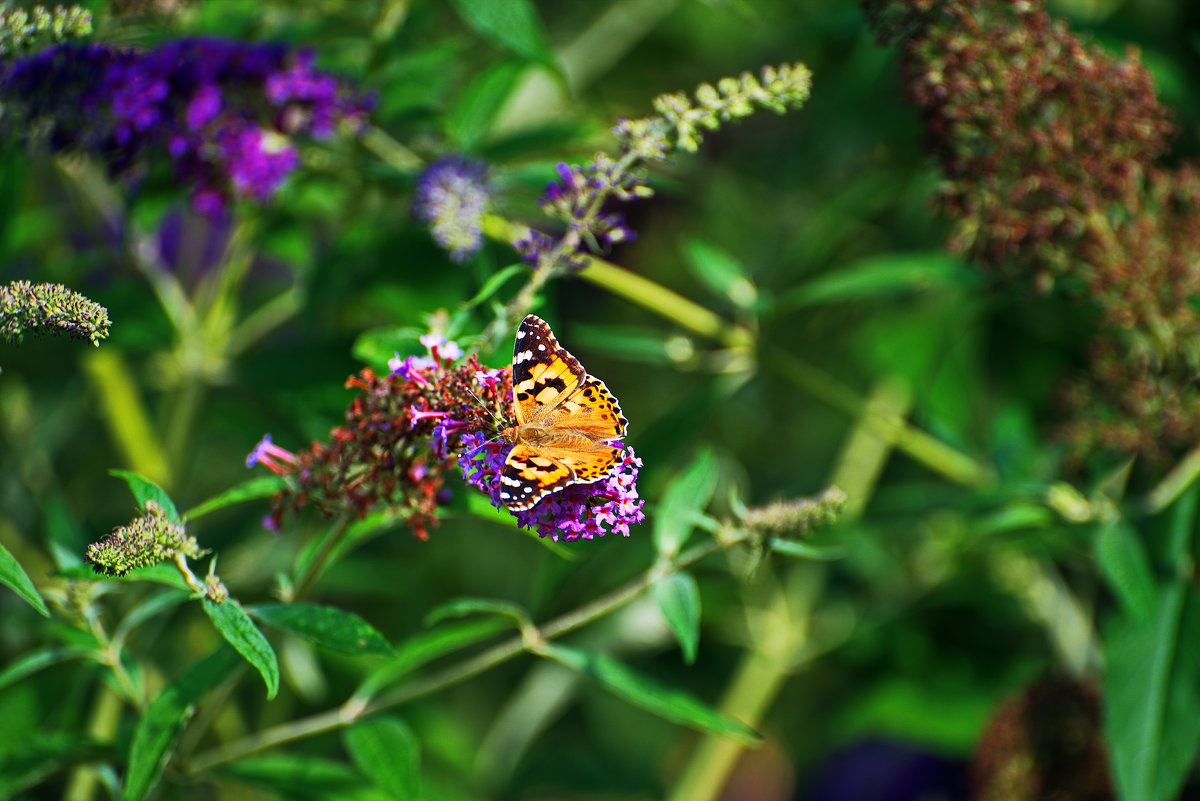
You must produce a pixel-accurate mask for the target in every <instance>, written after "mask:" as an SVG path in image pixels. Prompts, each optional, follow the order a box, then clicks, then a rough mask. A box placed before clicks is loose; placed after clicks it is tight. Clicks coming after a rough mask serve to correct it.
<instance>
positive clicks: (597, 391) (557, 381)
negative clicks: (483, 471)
mask: <svg viewBox="0 0 1200 801" xmlns="http://www.w3.org/2000/svg"><path fill="white" fill-rule="evenodd" d="M512 384H513V411H514V413H515V415H516V418H517V424H516V425H515V426H510V427H508V428H506V429H504V430H503V431H502V432H500V436H501V437H502V438H503V439H505V440H506V441H508V442H511V443H512V446H513V447H512V450H510V451H509V452H508V456H507V457H506V458H505V461H504V467H503V469H502V470H501V471H500V502H501V503H503V504H504V505H505V506H506V507H507V508H508V509H510V510H512V511H514V512H520V511H523V510H526V509H530V508H532V507H533V506H534V505H536V504H537V502H538V501H540V500H541V499H542V498H544V497H546V496H547V495H549V494H550V493H552V492H556V491H558V490H560V489H562V488H563V487H567V486H570V485H571V484H590V483H592V482H594V481H599V480H600V479H602V478H604V477H605V476H607V475H608V474H609V472H610V471H611V470H612V468H613V465H614V463H615V462H616V460H617V455H618V454H619V453H620V452H621V449H620V448H619V447H615V446H614V445H612V444H611V443H612V441H613V440H619V439H621V438H622V437H624V436H625V430H626V427H627V425H628V422H627V421H626V420H625V417H624V416H623V415H622V414H621V406H620V404H618V403H617V399H616V398H614V397H613V395H612V393H611V392H609V391H608V387H606V386H604V382H603V381H601V380H600V379H599V378H596V377H595V376H592V375H588V374H587V372H586V371H585V370H584V369H583V365H581V364H580V363H579V360H578V359H576V358H575V357H574V356H572V355H571V354H570V353H568V352H567V350H566V348H564V347H563V346H562V345H559V344H558V340H557V339H555V338H554V332H553V331H551V330H550V326H549V325H547V323H546V321H545V320H543V319H541V318H540V317H537V316H536V315H532V314H531V315H529V316H528V317H526V318H525V319H524V320H523V321H522V322H521V327H520V328H518V329H517V339H516V344H515V345H514V347H513V363H512Z"/></svg>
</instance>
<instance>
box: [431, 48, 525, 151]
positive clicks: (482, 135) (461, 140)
mask: <svg viewBox="0 0 1200 801" xmlns="http://www.w3.org/2000/svg"><path fill="white" fill-rule="evenodd" d="M526 69H527V65H526V63H525V62H521V61H505V62H502V63H500V64H496V65H494V66H492V67H489V68H488V69H486V70H484V71H483V72H481V73H480V74H479V75H478V76H476V77H475V78H474V80H472V81H471V82H470V83H469V84H467V87H466V89H464V90H463V93H462V95H461V96H460V97H459V98H458V102H457V103H455V104H454V107H453V108H451V109H450V113H449V114H448V115H447V117H446V134H447V135H448V136H449V137H450V139H451V140H452V141H453V142H454V143H455V144H456V145H457V147H458V149H459V150H464V151H470V150H473V149H474V148H475V146H476V145H478V144H479V143H480V142H483V141H486V140H487V135H488V134H489V133H490V132H491V127H492V122H493V121H494V120H495V118H496V114H497V113H499V111H500V109H501V108H503V107H504V102H505V101H506V100H507V99H508V96H509V95H510V94H512V91H513V89H515V88H516V86H517V82H518V81H520V79H521V76H522V75H524V74H525V70H526Z"/></svg>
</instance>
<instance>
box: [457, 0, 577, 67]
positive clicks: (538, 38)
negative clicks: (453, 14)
mask: <svg viewBox="0 0 1200 801" xmlns="http://www.w3.org/2000/svg"><path fill="white" fill-rule="evenodd" d="M453 2H454V7H455V8H456V9H457V10H458V14H459V16H461V17H462V18H463V21H464V22H466V23H467V25H469V26H471V27H472V28H473V29H474V30H475V31H476V32H478V33H480V34H482V35H483V36H486V37H488V38H489V39H492V40H493V41H495V42H498V43H499V44H501V45H503V46H504V47H507V48H508V49H509V50H511V51H512V52H514V53H516V54H517V55H519V56H523V57H524V58H527V59H529V60H530V61H540V62H541V63H543V64H547V65H552V64H553V60H554V59H553V54H552V53H551V52H550V44H549V42H548V41H547V40H546V34H545V32H544V31H543V29H542V23H541V20H539V19H538V16H537V10H536V9H535V8H534V6H533V3H531V2H529V0H453Z"/></svg>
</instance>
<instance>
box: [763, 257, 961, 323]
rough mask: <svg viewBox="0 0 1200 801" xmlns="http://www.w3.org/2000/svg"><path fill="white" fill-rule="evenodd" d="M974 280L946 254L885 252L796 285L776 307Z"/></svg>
mask: <svg viewBox="0 0 1200 801" xmlns="http://www.w3.org/2000/svg"><path fill="white" fill-rule="evenodd" d="M973 280H974V278H973V276H972V274H971V272H970V270H969V269H968V268H967V267H966V265H965V264H963V262H962V260H961V259H958V258H955V257H954V256H949V255H947V254H945V253H941V252H931V253H887V254H883V255H881V256H873V257H871V258H868V259H863V260H862V261H859V262H855V263H853V264H849V265H846V266H844V267H839V268H838V269H837V270H836V271H834V272H830V273H826V274H824V275H821V276H820V277H818V278H815V279H813V280H811V281H809V282H808V283H806V284H803V285H801V286H799V287H796V288H795V289H793V290H792V291H791V292H789V293H788V294H786V295H785V296H784V297H782V298H781V299H780V302H779V307H780V308H781V309H787V310H788V311H793V310H795V309H801V308H806V307H809V306H820V305H824V304H828V303H837V302H844V301H854V300H868V299H871V298H881V297H887V296H889V295H896V294H900V293H904V292H914V291H928V290H931V289H941V288H949V287H953V286H956V285H958V286H961V285H963V284H964V283H967V282H970V281H973Z"/></svg>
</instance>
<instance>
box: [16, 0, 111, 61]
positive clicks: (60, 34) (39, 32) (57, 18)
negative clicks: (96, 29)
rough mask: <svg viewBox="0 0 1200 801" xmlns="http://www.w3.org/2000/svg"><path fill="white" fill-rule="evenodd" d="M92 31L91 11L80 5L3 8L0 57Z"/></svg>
mask: <svg viewBox="0 0 1200 801" xmlns="http://www.w3.org/2000/svg"><path fill="white" fill-rule="evenodd" d="M91 33H92V12H90V11H88V10H87V9H86V8H82V7H80V6H55V7H54V8H52V9H51V8H46V7H45V6H33V7H32V8H29V9H24V8H0V58H7V57H11V56H13V55H16V54H19V53H25V52H28V51H30V50H35V49H37V48H39V47H43V46H46V45H50V44H55V43H58V42H62V41H64V40H67V39H80V38H82V37H85V36H90V35H91Z"/></svg>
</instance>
